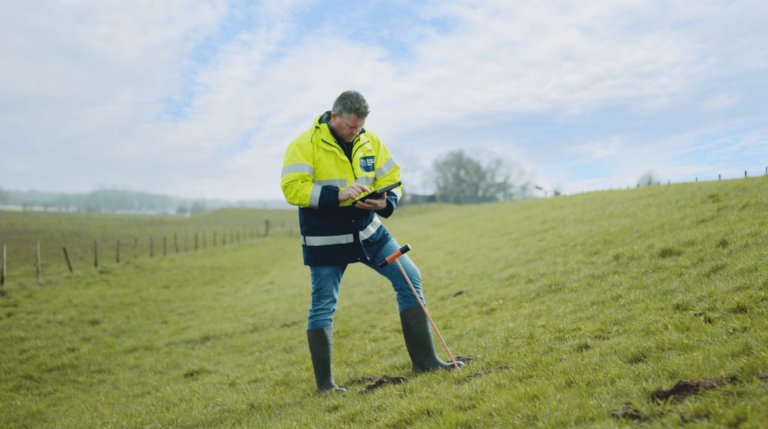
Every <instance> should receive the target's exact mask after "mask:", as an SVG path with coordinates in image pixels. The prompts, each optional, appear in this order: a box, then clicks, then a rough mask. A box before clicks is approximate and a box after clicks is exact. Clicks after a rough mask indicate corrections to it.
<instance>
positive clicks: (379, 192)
mask: <svg viewBox="0 0 768 429" xmlns="http://www.w3.org/2000/svg"><path fill="white" fill-rule="evenodd" d="M402 184H403V182H401V181H397V182H396V183H393V184H391V185H388V186H385V187H383V188H379V189H376V190H375V191H371V193H370V194H368V195H366V196H364V197H362V198H360V199H359V200H357V201H365V200H370V199H374V200H378V199H379V198H381V196H382V195H384V193H385V192H389V191H391V190H393V189H395V188H397V187H398V186H400V185H402ZM357 201H355V202H357Z"/></svg>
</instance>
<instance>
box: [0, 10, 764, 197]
mask: <svg viewBox="0 0 768 429" xmlns="http://www.w3.org/2000/svg"><path fill="white" fill-rule="evenodd" d="M33 6H34V5H31V4H26V3H15V4H13V6H11V7H7V8H6V9H7V10H8V12H9V13H6V14H4V15H3V16H4V18H0V28H2V30H0V55H2V56H3V57H4V58H11V59H12V61H11V63H10V66H9V67H7V68H4V69H3V71H2V72H0V73H1V74H0V94H2V95H0V115H1V116H0V128H1V129H2V130H0V139H2V143H0V144H2V145H3V146H7V145H11V143H8V142H11V141H13V142H22V143H14V147H13V148H12V149H11V151H12V153H13V154H14V157H9V158H6V160H5V161H3V160H0V181H2V182H5V183H2V182H0V183H2V184H3V185H6V186H7V184H11V185H15V186H22V185H21V183H30V184H31V185H26V186H36V187H39V188H47V189H50V188H57V187H58V186H61V187H63V188H65V189H76V190H82V189H83V188H84V187H86V188H87V187H90V186H92V185H93V184H94V183H100V182H105V181H107V182H112V183H115V182H117V183H124V184H127V185H130V186H131V187H133V188H135V189H146V190H152V191H162V192H168V193H174V194H179V195H182V196H190V197H194V196H208V197H223V198H233V199H234V198H242V199H252V198H280V197H281V195H280V191H279V187H278V185H277V183H278V180H279V177H278V176H279V171H280V168H281V164H282V156H283V152H284V150H285V147H286V146H287V144H288V143H289V142H290V141H291V140H292V139H293V138H294V137H295V136H297V135H298V134H299V133H300V132H301V131H303V130H304V129H306V128H307V127H308V126H309V125H310V121H311V120H312V119H313V118H314V117H315V116H316V115H318V114H320V113H321V112H322V111H323V110H325V109H327V108H328V107H329V106H330V104H331V103H332V101H333V99H334V98H335V97H336V95H338V94H339V93H340V92H341V91H343V90H346V89H350V88H355V89H358V90H361V91H362V92H363V93H364V94H365V95H366V97H367V98H368V99H369V101H370V103H371V105H372V108H373V114H372V116H371V117H370V118H369V120H368V123H367V127H368V128H370V129H372V130H374V131H376V132H377V133H378V134H379V136H380V137H382V139H383V140H384V141H385V142H386V143H387V144H388V146H389V147H390V149H391V150H392V151H393V152H395V153H396V155H397V157H398V159H401V160H402V162H403V164H404V167H405V174H406V176H407V179H408V180H412V181H413V182H417V183H418V182H421V181H422V180H423V176H424V172H425V171H426V169H427V168H428V167H429V166H430V165H431V163H432V160H433V159H434V158H435V156H438V155H440V154H443V153H445V152H447V151H449V150H454V149H457V148H463V149H466V150H467V151H468V152H470V153H473V154H477V155H480V156H485V155H486V153H491V152H493V153H503V154H506V155H507V157H508V158H511V159H513V160H517V161H518V162H520V163H521V164H523V166H524V167H525V168H526V169H527V170H529V171H531V170H538V171H539V172H540V173H541V174H544V175H547V176H548V178H547V179H546V180H549V181H553V182H559V183H563V184H564V185H565V188H566V189H568V190H570V189H592V188H593V187H595V186H609V185H611V184H617V183H618V181H622V180H625V181H627V180H629V181H630V182H631V181H632V180H636V177H634V178H633V179H631V180H630V176H633V175H637V177H639V175H640V174H642V173H643V172H644V171H645V170H647V169H648V168H650V167H652V165H658V164H665V163H672V164H670V165H672V166H670V167H669V169H670V172H671V173H673V174H680V175H685V174H690V171H688V170H685V169H678V170H675V168H676V167H674V165H673V164H674V163H675V162H683V163H685V162H684V160H683V158H680V157H683V156H691V155H690V153H701V151H710V149H709V148H703V147H702V141H701V140H702V139H707V140H710V137H709V136H710V135H712V134H713V133H714V134H715V135H717V134H718V133H720V134H727V135H732V132H731V131H729V130H731V129H732V128H733V127H734V126H735V125H734V124H739V126H743V127H746V128H748V129H750V130H751V131H749V133H751V134H749V136H747V134H744V133H742V134H744V138H743V139H742V140H738V139H737V140H738V141H737V140H733V139H727V141H725V142H722V143H718V144H717V147H718V148H719V149H718V150H728V149H726V148H735V149H732V151H733V150H736V151H737V152H738V151H739V150H741V149H739V148H740V147H742V146H744V145H747V146H749V147H754V146H756V145H757V146H759V145H760V144H761V143H765V141H766V136H767V135H768V130H765V129H764V128H762V127H758V126H755V125H754V124H755V123H759V122H760V121H761V120H762V121H763V122H764V119H765V118H766V116H768V112H766V108H765V107H759V108H755V109H751V110H749V109H739V107H740V106H743V105H747V104H749V103H755V100H759V99H760V98H759V94H760V93H761V92H762V93H763V94H764V93H766V92H768V88H766V84H765V83H760V84H759V86H758V87H757V88H754V87H752V88H748V89H746V90H745V89H744V88H742V87H741V86H739V85H740V84H739V79H741V78H743V77H744V76H746V77H747V78H750V76H752V77H751V78H753V79H757V78H755V77H754V76H760V75H764V73H765V71H766V68H768V48H766V46H768V45H766V43H765V41H766V40H768V34H767V33H766V30H765V28H764V27H765V26H764V24H763V23H762V20H761V19H760V17H761V16H762V17H764V16H765V15H766V13H765V12H768V5H766V4H764V2H759V1H742V2H735V3H733V2H725V1H723V2H720V1H710V2H705V3H702V2H696V1H682V2H677V3H675V4H668V3H661V2H646V1H639V0H638V1H626V2H618V3H617V2H609V1H602V0H600V1H597V0H596V1H590V2H570V1H555V2H546V3H541V2H522V3H521V2H502V1H498V2H483V3H481V4H476V3H475V2H468V1H467V2H465V1H454V2H439V4H437V3H435V4H432V3H430V2H427V3H425V4H422V5H419V6H415V9H414V12H413V14H412V15H410V16H406V17H403V18H402V20H398V21H393V22H392V27H391V28H396V29H397V31H386V29H387V28H390V27H388V25H387V24H389V22H382V23H377V22H371V23H368V22H367V21H366V22H365V25H366V26H367V27H366V28H381V29H382V30H381V31H382V33H381V34H382V38H381V40H378V41H375V40H372V39H371V38H367V39H365V38H350V37H346V36H344V35H343V34H341V33H340V32H339V31H338V30H339V28H340V25H343V26H345V27H346V26H350V25H354V24H355V22H356V19H355V17H353V16H344V15H343V12H341V11H336V12H334V14H329V15H324V14H323V10H326V9H327V7H326V5H324V4H322V3H318V2H299V1H296V2H290V3H285V2H282V3H280V4H277V3H273V2H264V3H257V4H246V3H240V2H236V3H227V2H225V1H224V0H221V1H202V0H200V1H184V2H182V1H166V2H143V3H136V2H131V3H118V2H114V3H113V2H86V1H77V2H66V3H65V2H58V3H55V2H51V3H48V4H47V5H46V7H45V8H43V9H44V10H46V11H47V12H45V13H43V14H40V13H39V12H38V11H39V10H41V9H40V7H37V6H34V7H33ZM38 6H39V5H38ZM360 7H361V8H363V9H364V8H365V7H367V6H365V5H361V6H360ZM307 10H311V14H312V15H311V18H309V21H306V19H307V18H302V15H301V14H302V13H304V12H306V11H307ZM375 18H376V17H366V19H370V20H373V19H375ZM241 21H242V22H243V24H237V25H235V24H233V22H241ZM308 22H309V23H311V25H308V24H307V23H308ZM415 24H418V25H415ZM350 31H352V32H353V33H354V31H353V30H350ZM224 33H227V34H229V33H231V34H229V35H223V34H224ZM392 40H395V43H401V44H404V45H405V46H406V49H407V53H406V54H405V55H393V52H394V51H393V49H394V48H393V46H392V44H391V43H392ZM406 41H408V42H406ZM169 100H176V101H175V102H178V103H180V104H181V106H182V107H180V108H179V109H181V110H183V114H182V115H181V116H179V115H178V112H176V113H174V112H169V111H168V109H167V108H168V102H169ZM726 108H728V109H726ZM719 111H727V112H729V113H728V114H727V115H719V116H717V117H715V116H712V117H709V116H707V115H716V114H718V112H719ZM737 134H738V133H737ZM750 142H752V143H750ZM694 148H696V149H694ZM6 149H7V148H6ZM683 153H688V155H684V154H683ZM638 154H642V156H641V157H639V158H638ZM669 154H672V155H669ZM674 154H677V155H674ZM673 155H674V156H676V157H677V158H674V156H673ZM670 156H673V158H672V159H670V158H669V157H670ZM729 156H732V155H729ZM627 157H631V158H632V159H631V160H630V159H629V158H627ZM11 159H14V161H10V160H11ZM675 159H676V160H677V161H675ZM31 160H35V161H34V162H37V163H38V165H39V166H40V167H39V169H38V170H37V171H34V170H33V171H30V172H29V174H20V173H19V174H17V173H10V170H11V169H10V168H9V167H8V166H9V163H10V162H13V163H14V165H22V164H29V163H30V161H31ZM608 161H611V164H613V165H623V164H625V163H628V162H629V161H632V162H634V163H637V162H644V163H645V165H643V166H637V167H636V168H635V167H633V168H632V169H625V171H626V172H625V173H622V174H613V173H612V172H611V171H607V170H605V168H606V167H601V165H607V164H606V163H607V162H608ZM593 162H601V163H602V164H599V165H598V164H595V165H598V166H597V167H595V168H598V169H599V168H603V170H594V169H593V171H592V172H590V171H589V170H590V169H586V168H583V167H578V168H577V167H574V166H575V165H583V164H589V163H593ZM665 165H666V164H665ZM611 168H623V167H611ZM564 169H565V170H564ZM3 170H5V173H3V172H2V171H3ZM16 171H18V169H17V170H16ZM660 171H661V170H660ZM589 174H592V176H589ZM624 174H626V176H625V175H624ZM590 177H592V178H594V177H609V179H599V180H597V179H592V178H590ZM595 180H597V181H595ZM26 186H25V187H26Z"/></svg>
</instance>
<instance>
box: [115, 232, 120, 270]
mask: <svg viewBox="0 0 768 429" xmlns="http://www.w3.org/2000/svg"><path fill="white" fill-rule="evenodd" d="M116 250H117V251H116V257H115V261H117V263H118V264H119V263H120V239H119V238H118V239H117V247H116Z"/></svg>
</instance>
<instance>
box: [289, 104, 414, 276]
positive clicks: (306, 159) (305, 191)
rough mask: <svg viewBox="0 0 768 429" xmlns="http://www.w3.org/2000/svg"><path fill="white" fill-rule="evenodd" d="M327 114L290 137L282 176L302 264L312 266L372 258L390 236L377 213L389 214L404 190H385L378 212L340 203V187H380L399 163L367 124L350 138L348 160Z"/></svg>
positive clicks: (393, 177) (396, 174) (395, 174)
mask: <svg viewBox="0 0 768 429" xmlns="http://www.w3.org/2000/svg"><path fill="white" fill-rule="evenodd" d="M330 113H331V112H326V113H324V114H322V115H320V116H318V117H317V118H316V119H315V121H314V123H313V124H312V126H311V127H310V128H309V129H308V130H307V131H305V132H304V133H302V134H301V135H300V136H299V137H297V138H296V140H294V141H293V142H291V144H290V145H289V146H288V149H287V150H286V151H285V158H284V161H283V173H282V178H281V179H280V186H281V187H282V189H283V194H284V195H285V198H286V200H288V203H290V204H292V205H295V206H298V207H299V222H300V224H301V244H302V250H303V253H304V265H310V266H328V265H343V264H349V263H353V262H362V261H370V258H371V257H373V256H374V255H376V254H377V253H378V252H379V251H380V250H381V248H382V247H383V246H384V245H385V244H386V243H387V242H388V241H389V240H391V239H392V236H391V235H390V234H389V232H388V231H387V228H386V227H384V225H382V223H381V220H379V218H378V216H377V214H378V215H380V216H382V217H385V218H387V217H389V216H390V215H391V214H392V211H393V210H394V209H395V208H396V207H397V202H398V200H399V198H400V196H401V195H402V186H400V187H398V188H396V189H394V190H393V191H390V192H387V208H386V209H385V210H380V211H378V212H374V211H372V210H365V209H359V208H356V207H353V206H352V204H353V202H354V201H353V200H347V201H342V202H339V200H338V196H339V191H341V190H344V189H345V188H346V187H348V186H349V185H350V184H352V183H361V184H363V185H365V186H367V187H368V188H369V189H379V188H382V187H384V186H387V185H391V184H393V183H395V182H397V181H398V180H400V167H399V166H398V165H397V163H396V162H395V160H394V158H392V155H390V153H389V151H388V150H387V148H386V147H385V146H384V145H383V144H382V143H381V141H380V140H379V138H378V137H377V136H376V134H374V133H373V132H371V131H368V130H366V129H362V130H361V132H360V134H359V135H358V136H357V137H355V140H354V141H353V142H352V143H353V148H352V160H351V161H350V159H349V158H347V156H346V155H345V154H344V150H343V149H342V148H341V146H340V145H339V144H338V142H337V141H336V139H335V138H334V137H333V134H332V133H331V130H330V129H329V128H328V122H329V121H330ZM362 196H363V195H361V197H362ZM358 199H359V198H358ZM375 262H378V261H375Z"/></svg>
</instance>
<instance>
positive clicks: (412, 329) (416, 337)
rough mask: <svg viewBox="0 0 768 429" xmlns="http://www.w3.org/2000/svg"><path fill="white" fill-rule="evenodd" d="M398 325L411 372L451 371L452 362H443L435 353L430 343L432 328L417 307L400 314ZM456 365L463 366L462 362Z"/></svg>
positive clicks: (433, 345) (432, 344)
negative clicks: (401, 331) (409, 359)
mask: <svg viewBox="0 0 768 429" xmlns="http://www.w3.org/2000/svg"><path fill="white" fill-rule="evenodd" d="M400 323H401V324H402V326H403V336H404V337H405V347H406V348H407V349H408V354H409V355H410V356H411V362H413V372H422V371H432V370H434V369H453V368H454V366H453V362H443V361H441V360H440V358H438V357H437V353H435V344H434V343H433V342H432V327H431V326H429V319H428V318H427V315H426V314H425V313H424V310H422V309H421V306H419V305H417V306H415V307H411V308H409V309H406V310H403V311H402V312H401V313H400ZM456 364H457V365H459V366H460V367H461V366H464V362H462V361H456Z"/></svg>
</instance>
